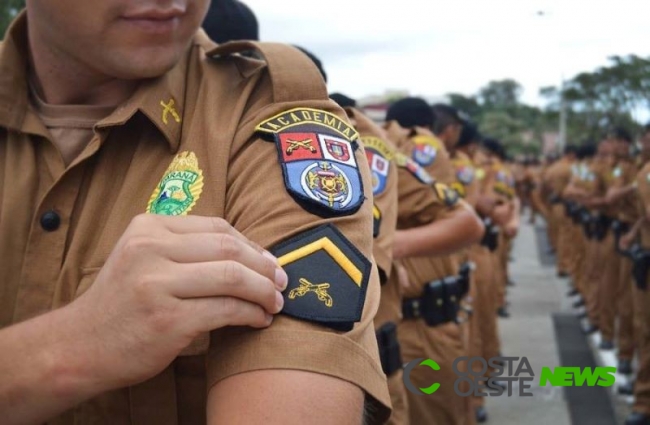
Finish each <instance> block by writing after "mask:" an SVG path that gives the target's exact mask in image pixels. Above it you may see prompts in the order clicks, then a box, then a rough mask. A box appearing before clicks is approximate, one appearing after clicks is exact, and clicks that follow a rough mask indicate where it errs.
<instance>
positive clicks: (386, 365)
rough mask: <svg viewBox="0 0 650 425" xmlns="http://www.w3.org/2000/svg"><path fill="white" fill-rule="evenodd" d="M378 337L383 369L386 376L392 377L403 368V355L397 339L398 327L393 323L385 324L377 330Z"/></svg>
mask: <svg viewBox="0 0 650 425" xmlns="http://www.w3.org/2000/svg"><path fill="white" fill-rule="evenodd" d="M376 335H377V345H378V346H379V359H380V360H381V368H382V369H383V371H384V373H385V374H386V376H391V375H392V374H393V373H395V372H397V371H398V370H400V369H401V368H402V353H401V351H400V348H399V340H398V339H397V325H396V324H395V323H393V322H388V323H385V324H384V325H382V326H381V327H380V328H379V329H377V332H376Z"/></svg>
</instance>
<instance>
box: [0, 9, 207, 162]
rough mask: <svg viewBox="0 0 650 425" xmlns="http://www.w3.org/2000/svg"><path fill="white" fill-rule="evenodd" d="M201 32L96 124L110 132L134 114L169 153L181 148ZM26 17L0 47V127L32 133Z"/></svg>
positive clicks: (18, 20) (13, 26)
mask: <svg viewBox="0 0 650 425" xmlns="http://www.w3.org/2000/svg"><path fill="white" fill-rule="evenodd" d="M205 39H206V37H205V35H204V34H203V31H199V34H197V35H196V37H195V39H194V41H193V43H192V47H191V48H188V49H187V51H186V53H185V54H184V55H183V57H182V58H181V60H180V61H179V62H178V63H177V64H176V65H175V66H174V67H173V68H172V69H171V70H170V71H168V72H167V73H165V74H164V75H162V76H161V77H157V78H154V79H150V80H144V81H143V82H142V83H141V84H140V86H139V87H138V89H137V90H136V92H135V93H134V94H133V96H131V97H130V98H129V99H128V100H127V101H126V102H124V103H123V104H122V105H120V106H119V107H117V108H116V109H115V111H114V112H113V113H112V114H111V115H109V116H108V117H106V118H105V119H103V120H102V121H100V122H99V123H98V124H97V127H98V128H100V129H101V128H109V127H112V126H120V125H124V124H126V123H127V122H128V121H129V120H130V119H131V118H132V117H133V116H134V115H135V114H136V113H137V112H141V113H142V114H143V115H144V116H146V117H147V118H148V119H149V120H150V121H151V122H152V123H153V124H154V126H155V127H156V128H157V129H158V130H159V131H160V133H161V134H162V135H163V136H164V137H165V139H166V140H167V142H168V143H169V146H170V149H171V151H172V152H176V151H177V150H178V147H179V145H180V141H181V134H182V127H183V118H184V112H185V106H186V105H185V101H186V98H185V95H186V77H187V72H188V63H189V58H190V55H191V51H192V50H193V48H194V46H196V45H197V44H202V43H204V42H205ZM28 49H29V47H28V42H27V16H26V13H25V12H24V11H23V12H21V13H20V14H19V15H18V16H17V17H16V19H15V20H14V21H13V22H12V24H11V26H10V27H9V29H8V30H7V33H6V36H5V39H4V41H2V42H1V43H0V126H4V127H7V128H10V129H12V130H17V131H23V132H32V131H30V128H29V126H30V125H32V123H33V122H34V121H33V120H27V119H25V118H26V114H27V110H28V106H29V98H28V96H29V86H28V81H27V79H28V77H27V76H28V63H29V62H28Z"/></svg>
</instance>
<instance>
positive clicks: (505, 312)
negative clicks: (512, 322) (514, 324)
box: [497, 307, 510, 319]
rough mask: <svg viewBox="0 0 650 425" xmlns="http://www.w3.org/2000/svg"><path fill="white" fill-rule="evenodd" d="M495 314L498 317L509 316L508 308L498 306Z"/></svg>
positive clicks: (505, 317)
mask: <svg viewBox="0 0 650 425" xmlns="http://www.w3.org/2000/svg"><path fill="white" fill-rule="evenodd" d="M497 314H498V315H499V317H501V318H503V319H507V318H508V317H510V313H508V310H506V308H505V307H499V309H498V310H497Z"/></svg>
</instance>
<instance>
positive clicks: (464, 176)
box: [456, 165, 474, 186]
mask: <svg viewBox="0 0 650 425" xmlns="http://www.w3.org/2000/svg"><path fill="white" fill-rule="evenodd" d="M456 178H457V179H458V181H460V182H461V183H462V184H464V185H465V186H467V185H469V184H471V183H472V182H473V181H474V168H473V167H471V166H469V165H461V166H460V167H458V168H457V169H456Z"/></svg>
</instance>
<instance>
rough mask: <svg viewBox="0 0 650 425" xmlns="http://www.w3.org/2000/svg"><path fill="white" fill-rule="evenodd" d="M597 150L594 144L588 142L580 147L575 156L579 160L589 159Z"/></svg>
mask: <svg viewBox="0 0 650 425" xmlns="http://www.w3.org/2000/svg"><path fill="white" fill-rule="evenodd" d="M597 149H598V148H597V147H596V144H595V143H592V142H588V143H585V144H584V145H580V146H579V147H578V151H577V152H576V154H577V156H578V158H579V159H585V158H591V157H592V156H594V155H596V151H597Z"/></svg>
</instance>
